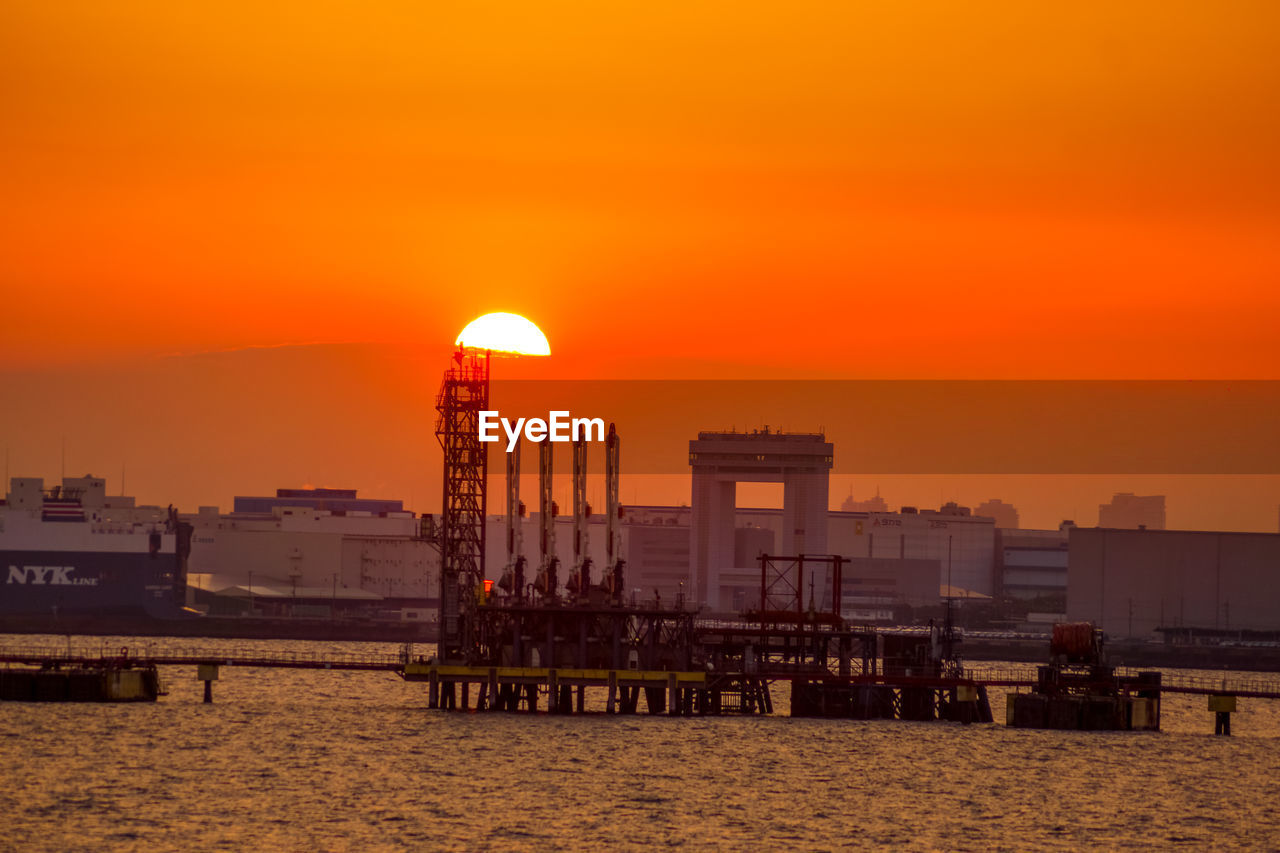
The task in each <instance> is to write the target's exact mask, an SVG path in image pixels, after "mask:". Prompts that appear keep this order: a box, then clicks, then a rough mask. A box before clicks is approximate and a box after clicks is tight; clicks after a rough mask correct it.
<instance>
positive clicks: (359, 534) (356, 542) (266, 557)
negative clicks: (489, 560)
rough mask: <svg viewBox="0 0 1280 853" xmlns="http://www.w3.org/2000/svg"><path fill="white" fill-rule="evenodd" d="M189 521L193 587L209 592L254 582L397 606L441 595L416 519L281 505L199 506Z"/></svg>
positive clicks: (436, 562)
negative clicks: (250, 508)
mask: <svg viewBox="0 0 1280 853" xmlns="http://www.w3.org/2000/svg"><path fill="white" fill-rule="evenodd" d="M299 503H302V501H299ZM183 520H185V521H187V522H189V523H190V524H191V525H192V526H193V527H194V532H193V535H192V541H191V557H190V559H189V561H188V565H189V567H190V568H189V574H190V575H191V576H192V580H191V583H192V585H193V586H199V587H201V588H203V589H208V590H212V591H215V592H216V591H218V590H219V589H222V588H225V587H231V586H239V585H244V584H248V583H251V582H252V583H259V584H261V585H263V586H264V587H265V586H268V585H270V586H273V587H275V588H277V589H281V588H283V589H332V590H333V591H334V594H335V596H336V597H342V595H343V593H345V592H348V591H363V592H367V593H375V594H376V595H378V596H381V597H382V598H383V599H386V600H387V601H388V606H392V607H394V606H400V605H403V604H407V603H410V602H416V603H422V602H424V601H430V602H434V601H435V600H436V599H438V598H439V595H440V553H439V551H438V549H437V548H436V547H435V546H434V545H432V544H431V543H430V542H429V541H427V539H425V538H424V537H423V536H422V530H421V521H420V520H419V519H418V518H416V517H414V514H413V513H411V512H405V511H394V510H393V511H388V512H383V513H377V514H375V513H372V512H368V511H361V510H341V509H338V510H330V509H316V508H315V507H314V506H291V505H289V499H288V498H281V499H280V502H279V503H278V504H277V505H275V506H272V507H270V509H269V511H265V512H261V511H259V512H232V513H229V514H222V513H219V511H218V508H217V507H201V508H200V511H199V512H198V513H196V514H194V515H186V516H184V517H183Z"/></svg>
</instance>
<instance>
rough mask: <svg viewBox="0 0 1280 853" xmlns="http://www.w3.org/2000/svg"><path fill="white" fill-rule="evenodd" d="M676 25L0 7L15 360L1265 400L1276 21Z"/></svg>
mask: <svg viewBox="0 0 1280 853" xmlns="http://www.w3.org/2000/svg"><path fill="white" fill-rule="evenodd" d="M691 5H693V4H677V3H670V4H663V3H658V4H653V3H637V4H608V6H607V9H608V11H607V12H602V11H601V9H602V7H601V6H600V4H596V3H578V4H572V3H569V4H554V3H553V4H541V3H539V4H527V3H502V2H498V3H489V4H483V5H482V6H471V5H470V4H464V6H452V5H444V4H418V3H394V4H393V3H385V4H360V5H359V6H351V5H350V4H328V3H315V2H305V3H276V4H218V5H217V6H216V7H213V6H210V7H205V8H204V9H202V10H195V9H194V8H193V7H191V6H188V5H187V4H171V3H124V4H94V3H38V2H12V3H6V4H4V7H3V10H0V86H2V87H3V93H2V102H3V105H4V107H3V112H2V113H0V131H2V132H0V162H3V163H4V168H3V170H0V193H2V194H3V199H4V204H3V205H0V259H2V260H0V276H2V279H0V280H2V281H3V288H4V294H5V306H4V310H3V312H2V313H0V333H2V334H0V356H2V357H3V360H4V362H5V363H7V364H8V365H10V366H11V367H19V368H20V367H22V366H29V365H32V364H34V363H37V362H42V363H47V362H49V361H50V360H53V361H64V362H76V363H84V362H95V361H99V360H102V359H104V358H115V357H120V356H127V355H135V354H146V353H170V352H192V351H203V350H210V349H212V350H220V349H227V348H235V347H241V346H249V345H274V344H280V343H303V342H347V341H372V342H409V341H415V340H424V341H431V342H434V341H439V340H451V339H452V336H453V335H454V334H456V331H457V329H458V328H460V327H461V325H462V324H463V323H465V322H466V320H468V319H470V318H471V317H472V316H475V315H477V314H479V313H483V312H484V311H487V310H513V311H517V312H520V313H524V314H527V315H529V316H531V317H533V318H534V319H536V320H537V321H538V322H539V323H540V325H542V326H543V327H544V328H545V329H546V331H547V333H548V335H549V337H550V338H551V341H552V346H553V348H554V349H555V350H556V353H557V356H559V357H558V358H557V359H555V362H556V364H555V366H554V369H555V371H556V372H558V373H560V374H562V375H570V376H580V375H591V374H598V373H610V374H619V375H659V376H662V375H668V376H669V375H675V374H678V373H680V372H682V371H683V370H685V369H686V367H687V365H689V364H690V363H694V362H697V363H699V364H702V365H704V367H703V368H699V369H702V370H703V371H704V372H707V371H709V372H712V373H714V372H716V371H718V370H724V371H727V372H730V373H739V374H740V373H746V374H749V375H754V374H755V373H763V374H768V375H773V374H776V373H777V372H779V371H783V372H790V371H794V370H802V371H804V372H805V373H807V374H810V375H834V376H852V377H860V376H888V377H896V376H922V377H942V376H972V377H1015V376H1016V377H1068V376H1070V377H1180V378H1188V377H1266V378H1274V377H1277V376H1280V336H1277V335H1276V334H1275V333H1274V330H1275V328H1276V327H1277V325H1278V323H1277V321H1278V320H1280V288H1277V287H1276V283H1277V281H1278V280H1280V251H1278V250H1277V239H1276V237H1277V233H1278V229H1277V225H1280V158H1277V156H1276V152H1277V151H1280V104H1277V100H1278V99H1280V60H1277V58H1276V57H1277V56H1280V6H1277V5H1276V4H1275V3H1273V2H1269V0H1263V2H1254V3H1249V2H1238V3H1231V4H1226V5H1225V6H1224V5H1223V4H1204V3H1200V2H1187V3H1170V2H1153V3H1138V2H1130V3H1120V4H1117V3H1113V2H1105V3H1095V4H1089V3H1086V4H1071V7H1070V8H1069V9H1066V8H1064V9H1048V8H1045V7H1043V6H1042V4H1026V3H1013V2H1010V3H995V4H983V3H978V4H953V3H937V4H929V3H906V4H881V3H874V4H873V3H836V2H831V3H791V4H786V5H785V6H778V5H777V4H752V3H741V2H733V3H705V4H696V6H697V8H696V9H694V8H689V7H690V6H691ZM264 6H265V7H266V8H263V7H264ZM707 365H710V366H709V367H708V366H707Z"/></svg>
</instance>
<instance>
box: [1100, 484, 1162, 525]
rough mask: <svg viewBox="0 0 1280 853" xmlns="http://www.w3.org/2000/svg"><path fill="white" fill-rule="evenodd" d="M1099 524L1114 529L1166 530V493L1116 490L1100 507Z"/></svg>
mask: <svg viewBox="0 0 1280 853" xmlns="http://www.w3.org/2000/svg"><path fill="white" fill-rule="evenodd" d="M1098 526H1099V527H1106V528H1110V529H1112V530H1138V529H1146V530H1164V495H1135V494H1134V493H1133V492H1116V494H1115V497H1113V498H1112V499H1111V503H1109V504H1101V505H1100V506H1099V507H1098Z"/></svg>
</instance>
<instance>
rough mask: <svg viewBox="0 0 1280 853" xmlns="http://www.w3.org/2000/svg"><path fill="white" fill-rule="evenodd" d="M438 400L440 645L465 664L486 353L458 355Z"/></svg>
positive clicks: (473, 640)
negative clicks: (441, 468) (441, 464)
mask: <svg viewBox="0 0 1280 853" xmlns="http://www.w3.org/2000/svg"><path fill="white" fill-rule="evenodd" d="M453 360H454V364H453V366H452V367H450V368H449V370H447V371H445V374H444V380H443V381H442V382H441V383H440V393H439V395H438V396H437V397H436V411H437V412H438V413H439V414H438V417H437V418H436V438H437V439H438V440H439V442H440V446H441V448H442V449H443V450H444V501H443V502H442V504H441V506H442V511H441V519H440V620H439V628H440V641H439V656H440V659H441V660H442V661H444V662H463V663H469V662H471V660H472V658H474V657H475V656H476V653H477V651H478V649H479V638H478V637H477V627H476V618H475V614H476V608H477V607H478V606H479V605H480V603H481V602H482V601H483V600H484V522H485V510H486V506H485V485H486V479H485V478H486V477H487V476H488V473H489V464H488V453H487V452H486V447H485V445H484V444H482V443H481V441H480V412H482V411H484V410H486V409H488V408H489V353H488V351H484V352H481V351H479V350H474V349H459V350H458V352H457V353H455V354H454V356H453Z"/></svg>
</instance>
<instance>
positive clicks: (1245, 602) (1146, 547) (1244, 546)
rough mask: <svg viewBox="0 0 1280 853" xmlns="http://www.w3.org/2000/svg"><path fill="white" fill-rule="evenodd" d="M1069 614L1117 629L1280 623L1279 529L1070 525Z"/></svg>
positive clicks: (1138, 631) (1131, 633) (1145, 631)
mask: <svg viewBox="0 0 1280 853" xmlns="http://www.w3.org/2000/svg"><path fill="white" fill-rule="evenodd" d="M1068 560H1069V563H1070V566H1071V571H1070V573H1069V575H1068V580H1067V617H1068V618H1069V619H1071V620H1078V621H1091V622H1094V623H1096V624H1098V625H1099V626H1101V627H1102V628H1103V629H1104V630H1106V631H1107V633H1108V634H1111V635H1112V636H1119V637H1141V636H1151V635H1152V632H1154V631H1156V629H1158V628H1183V629H1187V628H1196V629H1204V630H1206V631H1217V632H1232V631H1276V630H1280V535H1278V534H1274V533H1222V532H1207V531H1206V532H1201V531H1189V530H1150V529H1148V530H1115V529H1107V528H1079V527H1076V528H1072V529H1071V530H1070V531H1069V556H1068Z"/></svg>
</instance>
